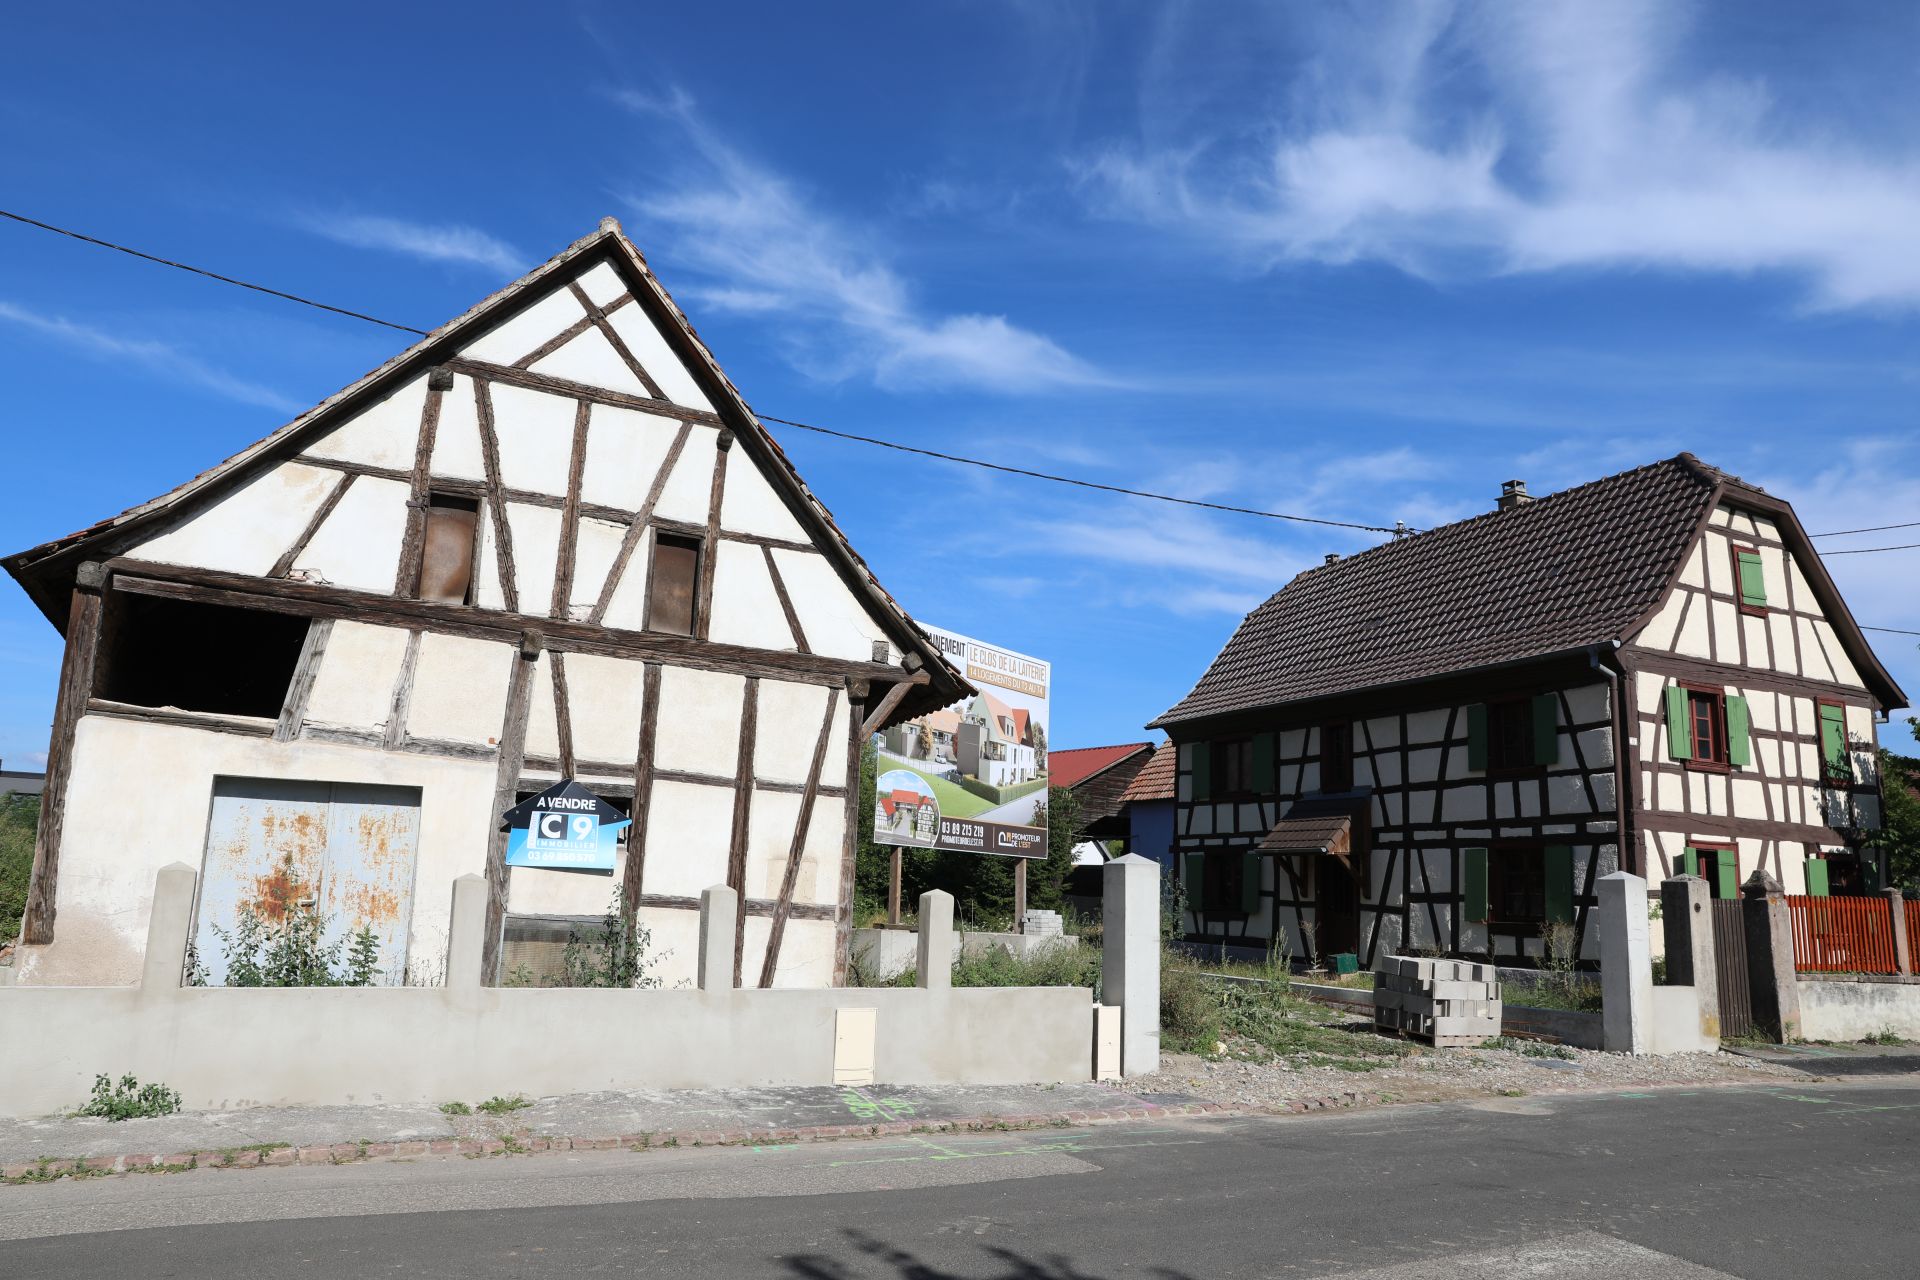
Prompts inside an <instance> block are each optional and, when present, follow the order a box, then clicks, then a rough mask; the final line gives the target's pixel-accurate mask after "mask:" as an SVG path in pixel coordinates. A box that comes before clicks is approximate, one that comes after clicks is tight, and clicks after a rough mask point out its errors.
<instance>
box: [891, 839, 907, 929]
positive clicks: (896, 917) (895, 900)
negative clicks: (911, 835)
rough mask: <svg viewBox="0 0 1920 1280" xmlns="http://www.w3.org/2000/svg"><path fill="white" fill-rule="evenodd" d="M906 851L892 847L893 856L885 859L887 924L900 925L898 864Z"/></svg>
mask: <svg viewBox="0 0 1920 1280" xmlns="http://www.w3.org/2000/svg"><path fill="white" fill-rule="evenodd" d="M905 854H906V850H904V849H902V848H901V847H900V846H899V845H895V846H893V854H892V856H891V857H889V858H888V859H887V923H888V924H899V923H900V862H901V859H902V858H903V857H904V856H905Z"/></svg>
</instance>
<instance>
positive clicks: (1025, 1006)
mask: <svg viewBox="0 0 1920 1280" xmlns="http://www.w3.org/2000/svg"><path fill="white" fill-rule="evenodd" d="M194 880H195V876H194V873H193V871H192V869H191V868H188V867H185V866H181V865H178V864H176V865H174V866H172V867H168V868H165V869H163V870H162V871H161V873H160V875H159V877H158V882H157V885H156V889H155V895H156V906H157V907H158V906H159V905H161V904H173V905H177V906H178V907H179V909H178V910H162V909H156V910H155V912H154V914H153V924H152V930H151V933H150V936H149V939H148V948H147V953H146V954H147V971H146V974H145V980H144V981H143V983H142V985H140V986H135V987H32V986H28V987H19V986H15V987H8V988H0V1044H6V1045H14V1046H31V1049H30V1050H28V1051H23V1052H18V1053H11V1054H9V1055H7V1057H6V1059H5V1060H4V1064H0V1115H9V1116H29V1115H40V1114H44V1113H47V1112H51V1111H55V1110H61V1109H66V1108H71V1107H75V1106H78V1105H79V1104H80V1103H82V1102H84V1101H85V1100H86V1097H87V1094H88V1091H89V1089H90V1088H91V1086H92V1083H93V1078H94V1076H95V1075H96V1074H100V1073H105V1074H108V1075H111V1076H114V1077H116V1078H117V1077H118V1076H120V1075H121V1074H123V1073H127V1072H131V1073H132V1074H134V1075H135V1076H137V1077H139V1079H140V1080H141V1082H142V1083H148V1082H159V1083H162V1084H165V1085H167V1086H169V1087H171V1088H174V1089H178V1090H179V1091H180V1093H181V1094H182V1096H183V1101H184V1104H185V1105H186V1106H187V1107H190V1108H209V1107H241V1106H256V1105H258V1106H264V1105H295V1104H329V1103H364V1102H410V1103H437V1102H442V1101H446V1100H448V1099H453V1098H466V1099H472V1098H477V1097H486V1096H489V1095H492V1094H503V1095H507V1094H514V1093H525V1094H529V1095H536V1096H537V1095H549V1094H560V1093H581V1092H591V1091H594V1090H603V1089H634V1088H652V1089H683V1088H686V1089H690V1088H719V1087H753V1086H773V1085H830V1084H833V1083H834V1082H835V1066H836V1061H835V1058H836V1037H835V1025H836V1020H837V1017H838V1012H839V1011H840V1010H849V1009H858V1010H872V1011H873V1028H874V1032H873V1041H872V1050H871V1053H872V1058H871V1078H872V1079H873V1080H876V1081H881V1082H885V1083H889V1084H927V1085H931V1084H961V1083H967V1084H1016V1083H1044V1082H1055V1081H1076V1082H1078V1081H1087V1080H1091V1079H1092V1078H1093V1055H1094V1005H1093V1002H1092V998H1091V993H1090V992H1088V991H1087V990H1086V989H1085V988H1080V987H1026V988H966V989H961V990H941V989H926V988H860V987H851V988H830V989H819V990H814V989H776V990H769V991H761V990H736V989H733V988H731V986H722V987H720V988H719V989H708V990H698V989H683V990H670V991H638V990H593V989H525V988H499V987H483V986H481V985H480V984H479V981H478V975H479V972H480V963H479V943H480V936H481V925H480V922H481V919H482V918H483V917H484V913H485V908H486V889H485V884H484V882H483V881H481V880H480V879H479V877H477V876H467V877H462V879H461V880H460V881H458V882H456V883H455V885H454V891H453V898H454V904H453V926H454V927H453V929H452V934H451V937H450V940H449V955H448V966H447V972H448V974H449V975H450V984H449V985H448V986H445V987H374V988H341V987H304V988H271V989H238V988H207V987H181V986H179V985H178V981H179V978H178V972H179V965H178V961H177V960H169V959H166V958H168V957H179V956H181V955H182V954H183V953H184V951H185V947H186V929H187V927H188V925H189V923H190V920H191V914H192V912H191V905H190V904H191V902H192V896H193V888H194ZM729 893H730V891H727V890H719V891H716V894H718V895H726V894H729ZM714 896H715V895H710V896H709V902H710V903H711V901H712V899H713V897H714ZM731 977H732V975H731V971H730V969H729V970H728V971H727V973H726V976H725V978H724V979H719V981H724V982H727V983H730V982H731ZM839 1053H840V1055H841V1056H842V1057H843V1058H844V1057H845V1056H846V1053H847V1047H846V1045H845V1043H844V1038H843V1041H842V1043H841V1044H840V1046H839Z"/></svg>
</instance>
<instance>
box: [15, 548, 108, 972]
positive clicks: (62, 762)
mask: <svg viewBox="0 0 1920 1280" xmlns="http://www.w3.org/2000/svg"><path fill="white" fill-rule="evenodd" d="M105 584H106V574H105V572H104V571H103V570H102V569H101V567H100V566H99V565H98V564H95V563H92V562H88V563H86V564H83V565H81V566H80V572H79V575H78V577H77V578H76V579H75V581H74V587H73V599H72V602H71V603H70V605H69V606H68V609H67V649H66V654H65V655H64V656H63V657H62V658H61V660H60V686H59V692H58V693H57V694H56V695H55V696H54V703H53V734H52V736H51V738H50V739H49V740H48V742H47V781H46V790H45V791H44V792H43V793H42V794H41V796H40V827H39V830H38V831H37V832H36V833H35V835H34V841H33V870H32V871H31V872H29V873H28V878H27V910H26V914H25V916H24V917H23V918H22V921H21V926H20V941H21V942H23V943H26V944H28V945H29V946H43V945H45V944H46V943H49V942H52V941H53V922H54V916H55V914H56V896H57V890H58V888H59V883H60V837H61V834H62V832H63V831H64V829H65V827H66V817H67V783H68V782H69V781H70V780H71V779H72V776H73V735H74V729H75V727H76V726H77V725H78V724H79V722H80V717H81V716H82V715H83V714H85V712H86V706H87V699H88V698H89V697H90V696H91V695H92V693H93V669H94V663H95V662H96V660H97V658H98V654H99V647H100V592H101V588H102V587H103V586H105Z"/></svg>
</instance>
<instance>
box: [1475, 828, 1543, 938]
mask: <svg viewBox="0 0 1920 1280" xmlns="http://www.w3.org/2000/svg"><path fill="white" fill-rule="evenodd" d="M1485 848H1486V851H1487V919H1486V925H1487V929H1488V930H1489V931H1490V932H1493V933H1512V932H1514V931H1515V930H1524V931H1529V936H1532V935H1534V934H1538V933H1540V931H1541V930H1543V929H1545V928H1546V927H1547V923H1548V920H1547V846H1546V844H1545V843H1544V842H1542V843H1539V844H1536V843H1534V842H1533V841H1531V840H1494V841H1489V842H1488V843H1487V844H1486V846H1485ZM1516 856H1518V857H1519V858H1520V859H1523V860H1526V861H1524V862H1523V865H1525V866H1529V867H1530V868H1531V873H1532V874H1533V875H1534V876H1536V877H1538V879H1539V885H1540V887H1539V895H1538V896H1539V899H1540V914H1539V915H1538V916H1537V917H1534V918H1532V919H1524V918H1522V919H1515V918H1511V917H1508V916H1505V915H1502V914H1501V913H1500V900H1501V894H1500V892H1499V890H1500V887H1501V884H1502V880H1503V879H1504V877H1505V874H1506V873H1505V872H1503V871H1502V870H1501V865H1502V864H1503V863H1509V862H1511V861H1512V860H1514V859H1515V857H1516Z"/></svg>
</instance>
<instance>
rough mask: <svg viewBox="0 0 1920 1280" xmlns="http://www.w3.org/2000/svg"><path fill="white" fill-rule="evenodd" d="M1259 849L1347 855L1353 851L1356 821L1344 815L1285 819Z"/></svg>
mask: <svg viewBox="0 0 1920 1280" xmlns="http://www.w3.org/2000/svg"><path fill="white" fill-rule="evenodd" d="M1258 848H1259V851H1260V852H1261V853H1348V852H1350V851H1351V850H1352V849H1353V818H1352V816H1351V815H1349V814H1344V813H1329V814H1321V815H1319V816H1318V817H1308V818H1292V817H1288V818H1282V819H1280V821H1278V822H1276V823H1274V824H1273V830H1271V831H1269V832H1268V833H1267V834H1266V838H1265V839H1263V840H1261V841H1260V844H1259V846H1258Z"/></svg>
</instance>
